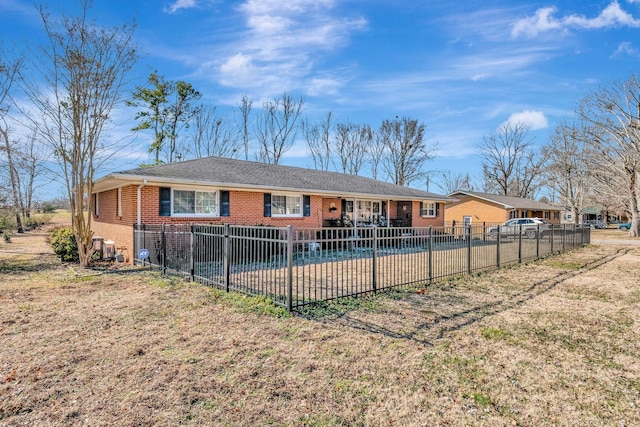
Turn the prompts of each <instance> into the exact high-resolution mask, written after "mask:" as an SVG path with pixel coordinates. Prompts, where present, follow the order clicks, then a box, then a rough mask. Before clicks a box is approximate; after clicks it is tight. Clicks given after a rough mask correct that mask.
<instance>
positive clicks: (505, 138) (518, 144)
mask: <svg viewBox="0 0 640 427" xmlns="http://www.w3.org/2000/svg"><path fill="white" fill-rule="evenodd" d="M480 153H481V154H482V171H483V175H484V182H485V184H484V187H485V191H488V192H496V193H497V194H501V195H505V196H515V197H523V198H530V199H533V198H534V197H535V195H536V192H537V191H538V190H539V189H540V187H542V185H543V184H544V180H543V170H544V165H545V163H546V161H547V158H546V155H545V154H544V153H542V152H541V151H540V150H534V149H533V139H532V138H531V137H530V136H529V128H528V127H527V126H525V125H523V124H520V123H518V124H515V125H514V124H511V123H506V124H504V125H502V126H500V128H499V129H498V130H497V131H496V132H495V133H493V134H491V135H488V136H485V137H484V141H483V143H482V145H481V146H480Z"/></svg>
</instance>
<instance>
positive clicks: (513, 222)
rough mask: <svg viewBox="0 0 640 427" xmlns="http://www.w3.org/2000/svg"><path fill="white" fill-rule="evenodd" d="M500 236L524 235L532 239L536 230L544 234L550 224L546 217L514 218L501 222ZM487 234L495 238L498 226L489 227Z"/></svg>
mask: <svg viewBox="0 0 640 427" xmlns="http://www.w3.org/2000/svg"><path fill="white" fill-rule="evenodd" d="M499 228H500V237H502V236H517V235H519V234H522V235H524V236H525V237H527V238H530V239H534V238H535V237H536V235H537V233H538V232H540V235H541V236H542V235H544V234H546V232H547V231H548V230H549V229H550V228H551V224H550V223H549V221H547V220H546V219H540V218H514V219H510V220H509V221H507V222H505V223H504V224H501V225H500V226H499ZM488 232H489V234H490V235H491V236H492V237H493V238H495V237H497V235H498V226H495V227H490V228H489V230H488Z"/></svg>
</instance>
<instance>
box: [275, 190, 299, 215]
mask: <svg viewBox="0 0 640 427" xmlns="http://www.w3.org/2000/svg"><path fill="white" fill-rule="evenodd" d="M301 206H302V197H301V196H300V195H295V196H293V195H287V194H272V195H271V216H273V217H278V216H280V217H284V216H302V210H301Z"/></svg>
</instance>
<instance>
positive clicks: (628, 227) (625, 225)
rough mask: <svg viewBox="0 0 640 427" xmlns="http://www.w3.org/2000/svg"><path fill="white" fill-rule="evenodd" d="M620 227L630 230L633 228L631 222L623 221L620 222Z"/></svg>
mask: <svg viewBox="0 0 640 427" xmlns="http://www.w3.org/2000/svg"><path fill="white" fill-rule="evenodd" d="M618 229H620V230H624V231H629V230H630V229H631V223H630V222H621V223H620V224H618Z"/></svg>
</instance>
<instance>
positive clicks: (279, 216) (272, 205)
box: [271, 193, 304, 218]
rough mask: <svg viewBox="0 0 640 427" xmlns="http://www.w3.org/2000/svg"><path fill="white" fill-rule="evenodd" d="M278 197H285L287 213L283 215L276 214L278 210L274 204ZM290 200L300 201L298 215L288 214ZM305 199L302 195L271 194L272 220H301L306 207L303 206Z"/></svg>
mask: <svg viewBox="0 0 640 427" xmlns="http://www.w3.org/2000/svg"><path fill="white" fill-rule="evenodd" d="M276 197H285V207H284V210H285V213H283V214H281V213H276V208H275V203H274V198H276ZM289 199H291V200H293V199H296V200H297V201H298V211H299V212H298V213H287V211H288V210H289V203H288V201H289ZM303 203H304V201H303V199H302V193H271V217H272V218H301V217H302V215H303V213H304V212H303V210H304V206H303Z"/></svg>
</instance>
